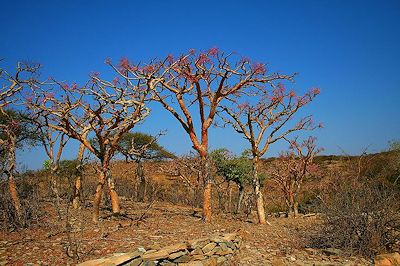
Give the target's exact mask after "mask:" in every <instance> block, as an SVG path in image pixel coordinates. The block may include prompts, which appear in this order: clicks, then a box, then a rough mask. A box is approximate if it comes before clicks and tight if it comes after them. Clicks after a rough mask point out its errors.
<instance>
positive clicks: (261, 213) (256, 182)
mask: <svg viewBox="0 0 400 266" xmlns="http://www.w3.org/2000/svg"><path fill="white" fill-rule="evenodd" d="M258 164H259V158H258V157H257V156H255V157H254V158H253V188H254V195H255V196H256V207H257V216H258V221H259V223H260V224H265V223H266V220H265V209H264V199H263V195H262V192H261V185H260V177H259V175H258Z"/></svg>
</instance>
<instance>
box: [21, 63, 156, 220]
mask: <svg viewBox="0 0 400 266" xmlns="http://www.w3.org/2000/svg"><path fill="white" fill-rule="evenodd" d="M107 63H108V64H110V65H111V63H110V62H109V61H107ZM111 66H112V65H111ZM114 69H115V70H116V71H117V72H118V75H117V77H116V78H115V79H114V80H112V81H107V80H104V79H101V78H100V76H99V74H98V73H93V74H92V75H91V78H90V81H88V82H87V83H86V84H85V86H82V87H78V86H77V85H76V84H66V83H60V82H56V81H53V82H54V85H55V88H57V90H55V89H54V88H49V89H42V90H35V91H34V95H33V97H31V98H29V99H28V100H27V101H28V105H29V106H30V107H31V108H33V109H35V110H36V112H37V113H43V114H46V115H48V116H49V121H51V123H48V126H49V127H51V128H53V129H55V130H57V131H60V132H63V133H64V134H66V135H67V136H68V137H70V138H73V139H76V140H78V141H79V142H80V143H81V144H82V145H83V146H84V147H85V148H86V149H87V150H88V151H90V152H91V153H92V154H94V155H95V156H96V157H97V158H98V159H99V161H100V165H99V166H97V171H98V173H99V182H98V185H97V188H96V193H95V196H94V200H93V208H94V210H93V221H94V222H97V221H98V218H99V206H100V203H101V199H102V193H103V188H104V186H105V184H106V182H107V185H108V192H109V195H110V199H111V205H112V211H113V213H114V214H118V213H119V212H120V204H119V199H118V195H117V192H116V191H115V189H114V181H113V178H112V175H111V172H110V162H111V159H112V158H113V156H114V155H115V153H116V152H117V150H118V148H119V143H120V140H121V138H122V137H123V136H124V134H125V133H127V132H129V131H130V130H131V129H132V128H133V127H134V126H135V125H137V124H138V123H140V122H141V121H143V120H144V119H145V117H147V116H148V115H149V113H150V109H149V108H148V107H147V106H146V104H147V101H148V100H149V99H150V97H151V90H152V89H151V88H152V87H151V86H147V85H148V84H147V80H145V79H143V78H142V77H138V76H135V75H130V74H128V73H127V72H126V71H125V69H124V68H123V67H121V69H117V68H115V67H114ZM121 77H122V78H121ZM91 139H94V141H90V140H91ZM94 143H96V145H94ZM80 150H82V151H83V149H82V146H81V149H80ZM76 194H78V193H76Z"/></svg>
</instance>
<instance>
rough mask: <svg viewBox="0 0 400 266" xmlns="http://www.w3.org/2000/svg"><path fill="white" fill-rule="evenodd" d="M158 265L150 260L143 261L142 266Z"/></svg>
mask: <svg viewBox="0 0 400 266" xmlns="http://www.w3.org/2000/svg"><path fill="white" fill-rule="evenodd" d="M156 265H157V264H156V263H155V262H154V261H151V260H148V261H143V262H142V263H141V264H140V266H156Z"/></svg>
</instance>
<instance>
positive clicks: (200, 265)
mask: <svg viewBox="0 0 400 266" xmlns="http://www.w3.org/2000/svg"><path fill="white" fill-rule="evenodd" d="M178 265H179V266H204V264H203V263H202V262H201V261H198V260H197V261H190V262H188V263H179V264H178Z"/></svg>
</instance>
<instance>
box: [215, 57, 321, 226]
mask: <svg viewBox="0 0 400 266" xmlns="http://www.w3.org/2000/svg"><path fill="white" fill-rule="evenodd" d="M257 71H258V72H259V73H260V75H265V73H266V69H265V66H264V65H258V68H257ZM286 77H287V78H285V79H287V80H289V81H292V76H290V77H289V76H286ZM268 85H270V86H269V87H265V88H257V89H256V90H252V91H251V92H249V94H248V95H249V96H251V97H235V98H233V97H232V98H231V99H230V102H228V103H229V104H226V105H224V106H221V108H220V110H219V111H220V114H221V118H222V119H223V120H224V122H225V123H226V124H228V125H231V126H232V127H233V129H235V130H236V131H237V132H238V133H240V134H242V135H243V136H244V137H245V139H247V140H248V142H249V144H250V149H251V153H252V161H253V188H254V194H255V197H256V205H257V214H258V220H259V223H260V224H264V223H266V220H265V211H264V200H263V195H262V192H261V189H260V176H259V170H258V169H259V162H260V157H261V156H263V155H264V154H265V153H266V152H267V151H268V149H269V147H270V145H271V144H273V143H275V142H277V141H278V140H280V139H283V138H285V137H286V136H287V135H289V134H290V133H292V132H295V131H299V130H312V129H314V128H316V126H315V125H314V123H313V121H312V117H311V116H306V117H303V118H301V119H299V120H298V122H297V123H293V121H292V120H293V119H294V115H295V114H296V113H297V112H298V111H299V110H300V109H301V108H302V107H304V106H305V105H307V104H308V103H310V102H311V101H312V100H313V99H314V98H315V97H316V96H317V95H318V94H319V93H320V90H319V89H317V88H315V89H312V90H310V91H309V92H306V93H305V94H304V95H300V96H298V95H297V94H296V93H295V92H294V91H292V90H289V91H288V90H287V89H286V88H285V86H284V85H283V84H282V83H278V84H276V83H274V82H273V81H270V82H268Z"/></svg>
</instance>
